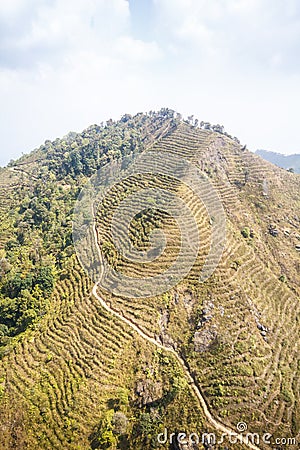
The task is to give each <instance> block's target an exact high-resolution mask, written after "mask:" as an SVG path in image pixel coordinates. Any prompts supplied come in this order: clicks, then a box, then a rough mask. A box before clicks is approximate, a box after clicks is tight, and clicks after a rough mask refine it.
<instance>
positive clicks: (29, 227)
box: [0, 108, 300, 450]
mask: <svg viewBox="0 0 300 450" xmlns="http://www.w3.org/2000/svg"><path fill="white" fill-rule="evenodd" d="M132 167H134V168H135V170H133V171H130V170H131V168H132ZM155 167H157V168H159V172H158V173H157V171H155V170H154V169H155ZM190 167H191V168H190ZM137 168H139V171H137ZM189 168H190V169H189ZM193 168H194V169H195V170H194V169H193ZM188 169H189V170H188ZM97 170H100V171H101V172H100V176H98V177H97V176H96V175H95V174H96V171H97ZM124 171H125V172H124ZM123 174H126V177H124V176H123ZM180 176H181V178H180ZM90 177H93V178H92V180H93V181H92V182H90V184H86V183H87V181H88V180H89V179H90ZM178 177H179V178H180V180H179V178H178ZM99 180H100V181H101V183H102V184H103V183H104V181H105V182H107V183H108V185H107V186H110V184H109V183H111V180H113V181H114V183H113V185H112V187H111V188H110V190H104V191H103V195H104V198H103V199H102V201H101V202H100V200H99V198H98V197H96V196H95V195H94V194H95V190H93V188H94V187H95V186H96V183H97V182H99ZM103 180H104V181H103ZM93 183H94V184H93ZM0 186H1V194H0V195H1V203H0V205H1V206H0V207H1V224H0V236H1V237H0V276H1V279H0V289H1V291H0V292H1V295H0V344H1V361H0V398H1V400H0V420H1V435H0V447H1V449H3V450H6V449H22V450H23V449H30V450H33V449H68V450H75V449H76V450H83V449H84V450H86V449H101V450H102V449H117V448H118V449H135V450H139V449H152V448H168V447H169V448H171V449H180V450H183V449H185V450H186V449H188V450H192V449H193V450H195V449H203V448H206V449H208V448H214V449H219V450H221V449H225V448H228V449H233V448H234V449H247V448H252V449H254V448H256V449H257V448H260V449H269V448H270V445H271V444H272V445H273V446H274V445H276V447H278V446H279V447H280V448H281V447H282V448H283V446H284V448H297V445H296V444H295V443H296V441H299V437H300V391H299V380H300V364H299V358H300V353H299V351H300V350H299V349H300V324H299V317H300V315H299V313H300V303H299V294H300V277H299V269H300V258H299V256H300V252H299V249H300V216H299V206H300V198H299V193H300V177H299V176H298V175H296V174H293V173H290V172H287V171H283V170H281V169H279V168H278V167H276V166H274V165H272V164H270V163H269V162H267V161H264V160H262V159H261V158H260V157H259V156H258V155H255V154H253V153H251V152H249V151H248V150H247V149H245V147H242V146H241V145H240V143H239V142H238V140H237V139H236V138H232V137H231V136H229V135H228V134H225V133H224V130H223V129H222V127H218V126H216V127H214V128H213V127H212V126H210V125H208V124H206V123H204V122H201V123H199V121H197V120H194V118H189V119H188V120H182V118H181V116H180V115H179V114H176V113H175V112H174V111H172V110H169V109H166V108H165V109H162V110H161V111H158V112H150V113H148V114H143V113H139V114H137V115H135V116H130V115H125V116H123V117H122V118H121V120H119V121H117V122H115V121H112V120H109V121H108V122H107V123H105V124H100V125H92V126H91V127H89V128H88V129H86V130H84V131H83V132H82V133H69V134H68V135H67V136H65V137H63V138H62V139H56V140H55V141H53V142H50V141H46V142H45V143H44V144H43V145H41V147H39V148H38V149H36V150H34V151H33V152H32V153H30V154H29V155H25V156H23V157H22V158H20V159H19V160H17V161H14V162H12V163H11V164H10V165H9V166H8V167H6V168H4V169H1V171H0ZM82 189H83V190H82ZM145 189H146V191H147V198H146V199H145V203H144V204H143V203H141V200H139V198H140V197H138V195H140V193H141V192H143V190H145ZM166 192H167V193H166ZM97 195H98V194H97ZM175 197H178V198H179V199H180V200H178V201H180V202H181V203H176V201H175V200H174V198H175ZM127 199H129V200H131V201H132V202H133V203H132V205H133V206H132V208H133V209H131V210H130V211H129V219H130V220H129V222H128V226H127V225H126V223H125V222H124V221H122V220H121V219H122V217H123V218H124V217H125V216H120V214H119V215H118V211H119V208H121V206H122V208H123V207H124V208H125V209H124V210H126V205H127V203H126V201H127ZM129 200H128V201H129ZM85 201H86V203H85ZM143 201H144V200H143ZM96 203H97V209H95V206H96ZM78 205H79V206H78ZM120 205H121V206H120ZM141 205H142V206H141ZM164 205H165V208H166V211H165V210H164V208H163V206H164ZM135 208H136V209H135ZM130 214H131V215H130ZM189 215H191V216H192V218H193V219H192V218H188V217H189ZM182 217H183V218H184V217H186V220H182ZM180 221H181V222H180ZM225 222H226V223H225ZM78 224H81V228H80V227H79V228H78V227H77V226H78ZM155 229H158V233H152V232H153V231H154V230H155ZM74 230H75V234H74ZM163 230H164V231H165V237H166V242H164V241H158V239H159V237H160V236H161V232H162V231H163ZM195 230H198V234H197V233H196V231H195ZM159 231H160V233H159ZM127 235H129V237H130V239H129V241H130V242H131V246H129V247H128V248H127V247H126V248H125V250H124V248H123V250H124V251H123V255H122V252H121V250H120V248H118V244H116V242H121V240H122V239H123V238H124V236H127ZM197 236H198V237H199V242H198V241H197ZM74 237H75V239H74ZM82 239H83V240H82ZM84 239H86V240H84ZM118 239H119V241H118ZM153 242H154V243H155V242H159V246H156V247H154V248H153V245H152V244H153ZM80 243H83V244H85V245H83V246H82V247H78V245H79V244H80ZM74 244H75V245H74ZM151 245H152V248H151ZM184 245H185V247H184ZM183 247H184V249H185V253H184V256H182V257H181V256H180V255H181V253H180V252H181V249H182V248H183ZM149 249H150V250H149ZM195 249H196V252H195ZM212 250H213V251H212ZM127 251H128V252H129V251H131V253H132V254H134V255H135V259H130V258H129V256H128V254H127V253H126V252H127ZM137 251H139V252H137ZM178 255H179V256H178ZM146 257H147V258H148V259H147V258H146ZM138 258H140V259H138ZM97 261H98V263H97ZM104 261H106V262H104ZM178 261H179V262H180V264H179V265H180V269H184V270H185V267H186V264H187V263H188V264H190V263H192V264H191V268H190V270H189V271H187V274H184V276H183V275H182V276H180V277H179V278H178V272H174V273H172V272H169V273H168V272H167V267H169V266H171V265H172V264H173V265H175V264H176V262H178ZM99 268H100V269H101V272H103V270H104V271H105V270H108V269H109V268H112V269H113V270H112V271H111V273H112V276H111V278H109V277H107V278H106V280H108V281H107V284H105V283H102V278H101V282H100V276H99V273H98V271H99V270H100V269H99ZM84 269H85V270H84ZM115 273H117V275H118V276H117V277H116V278H114V275H115ZM121 273H122V274H123V275H125V276H123V275H122V277H121V275H120V274H121ZM161 273H163V276H161ZM180 273H181V272H180ZM164 274H165V275H164ZM89 275H91V276H89ZM101 275H102V274H101ZM126 277H127V278H126ZM131 277H135V279H136V284H135V285H134V286H133V287H131V289H133V290H132V296H130V295H126V292H125V291H126V289H127V287H128V286H127V284H126V283H127V282H128V280H130V278H131ZM199 278H201V279H200V280H199ZM120 280H121V281H120ZM151 280H154V282H153V281H152V282H151ZM157 280H159V281H157ZM98 282H99V283H98ZM109 283H110V284H109ZM163 283H169V284H170V286H169V288H168V289H166V291H165V292H160V291H161V290H162V289H161V287H162V286H164V284H163ZM153 286H154V287H155V291H153ZM135 288H137V289H136V290H135ZM118 289H119V290H120V292H121V293H118V292H119V291H118ZM128 289H129V288H128ZM137 291H138V292H145V293H147V292H151V296H150V297H149V296H146V295H144V296H139V295H136V292H137ZM246 429H247V431H246ZM181 432H185V433H186V434H187V441H188V443H187V444H184V443H183V442H182V441H184V439H183V438H182V436H181V439H180V433H181ZM247 432H248V433H256V434H255V435H251V436H252V437H250V438H249V437H248V440H247V439H246V433H247ZM192 433H195V434H194V435H192ZM230 433H238V436H235V435H232V436H231V435H230ZM266 433H268V434H267V435H266ZM271 435H272V436H271ZM197 438H199V441H200V443H199V444H197V443H195V442H196V441H197ZM214 438H215V439H216V443H215V445H213V446H212V445H211V443H213V442H211V441H213V440H214ZM249 439H250V440H249ZM276 439H278V441H277V442H276V441H275V440H276ZM284 439H285V441H284ZM294 439H295V442H294ZM202 441H203V444H202V443H201V442H202ZM236 441H238V442H236ZM252 441H253V443H252ZM258 441H259V442H258ZM194 443H195V444H194ZM294 444H295V445H294Z"/></svg>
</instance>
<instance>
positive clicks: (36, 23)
mask: <svg viewBox="0 0 300 450" xmlns="http://www.w3.org/2000/svg"><path fill="white" fill-rule="evenodd" d="M0 1H1V3H0V132H1V141H2V145H3V151H4V152H5V151H6V152H13V153H14V154H13V156H16V154H20V152H21V151H22V150H23V151H28V150H30V149H31V148H33V147H35V146H37V145H38V144H40V143H41V142H43V141H44V140H45V139H46V138H55V137H56V136H60V135H63V134H65V133H67V132H68V131H69V130H78V131H79V130H81V129H83V128H84V127H86V126H88V125H89V124H90V123H95V122H100V121H102V120H106V119H107V118H109V117H113V118H117V117H118V116H120V115H122V114H123V113H125V112H130V113H135V112H137V111H146V110H150V109H157V108H159V107H161V106H169V107H171V108H173V109H176V110H178V111H180V112H183V113H184V114H187V115H188V114H195V115H196V116H198V117H199V118H200V119H203V120H209V121H211V122H219V123H223V124H224V125H225V127H226V128H227V129H228V131H229V132H232V133H233V134H235V135H237V136H238V137H240V138H241V140H242V141H244V142H246V143H247V144H248V145H249V146H250V147H252V148H253V149H255V148H257V147H267V148H270V149H272V148H273V149H275V150H277V151H280V150H281V151H286V152H288V151H290V152H293V151H300V141H299V137H298V132H297V128H298V119H297V117H298V105H299V104H300V88H299V86H300V62H299V58H298V55H299V54H300V26H299V23H300V21H299V19H300V3H299V2H298V1H296V0H272V1H271V0H265V1H264V2H262V1H260V0H259V1H258V0H248V1H246V0H153V2H154V11H153V17H151V24H153V27H152V28H153V32H152V33H151V35H150V37H149V34H147V39H145V37H144V36H143V25H144V24H143V20H145V21H148V17H144V18H143V15H142V14H140V13H139V15H138V17H139V19H138V20H139V24H138V25H139V26H138V27H134V29H135V32H133V29H132V28H131V27H132V20H133V18H132V17H130V9H129V4H128V2H127V1H126V0H109V1H108V0H9V1H8V0H0ZM135 1H139V0H135ZM131 7H133V5H131ZM147 11H148V12H149V11H151V9H148V10H147ZM136 30H138V31H136ZM148 31H149V27H148ZM0 150H1V149H0ZM10 157H11V155H7V156H5V159H6V160H9V159H10Z"/></svg>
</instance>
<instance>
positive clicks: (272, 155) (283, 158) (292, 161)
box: [256, 150, 300, 173]
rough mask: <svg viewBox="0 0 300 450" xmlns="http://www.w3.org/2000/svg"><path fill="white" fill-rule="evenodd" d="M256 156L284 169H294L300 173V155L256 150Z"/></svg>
mask: <svg viewBox="0 0 300 450" xmlns="http://www.w3.org/2000/svg"><path fill="white" fill-rule="evenodd" d="M256 154H257V155H259V156H261V157H262V158H264V159H266V160H267V161H269V162H271V163H273V164H275V165H276V166H279V167H282V168H283V169H294V171H295V172H296V173H300V155H299V154H298V155H297V154H294V155H282V154H281V153H276V152H269V151H267V150H256Z"/></svg>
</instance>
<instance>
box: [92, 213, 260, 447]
mask: <svg viewBox="0 0 300 450" xmlns="http://www.w3.org/2000/svg"><path fill="white" fill-rule="evenodd" d="M92 211H93V218H94V221H93V236H94V239H95V245H96V248H97V252H98V254H99V259H100V261H102V260H103V259H102V254H101V250H100V247H99V244H98V235H97V230H96V215H95V211H94V205H92ZM101 268H103V264H101ZM98 284H99V283H98V282H97V283H95V285H94V287H93V290H92V293H93V295H94V296H95V297H96V298H97V300H99V302H100V304H101V306H102V307H103V308H104V309H106V311H108V312H109V313H110V314H112V315H114V316H115V317H117V318H118V319H119V320H122V321H123V322H124V323H126V324H127V325H128V326H130V327H131V328H132V329H133V330H134V331H136V332H137V333H138V334H139V335H140V336H141V337H142V338H143V339H145V340H146V341H148V342H150V343H151V344H153V345H155V346H156V347H158V348H160V349H162V350H164V351H165V352H168V353H171V354H172V355H174V357H175V358H176V360H177V361H178V362H179V364H180V365H181V367H182V369H183V371H184V373H185V375H186V377H187V379H188V381H189V385H190V386H191V387H192V388H193V390H194V392H195V394H196V397H197V398H198V400H199V403H200V405H201V408H202V410H203V412H204V415H205V417H206V419H207V421H208V422H209V423H210V424H211V425H212V426H213V427H214V428H215V429H216V430H218V431H220V432H222V433H224V434H225V435H227V436H230V435H234V436H235V437H236V438H237V439H238V441H240V442H241V443H243V444H245V445H246V446H247V447H249V448H251V449H252V450H260V448H259V447H257V446H256V445H255V444H252V442H249V440H250V439H251V438H250V439H249V438H248V439H247V437H246V436H247V435H246V434H245V435H242V434H239V433H237V432H236V431H235V430H232V429H230V428H228V427H227V426H225V425H223V424H222V423H221V422H219V421H218V420H216V419H214V418H213V416H212V414H211V413H210V411H209V409H208V406H207V403H206V401H205V400H204V397H203V395H202V393H201V389H200V387H199V385H198V383H197V381H196V380H195V378H194V377H193V376H192V374H191V372H190V368H189V365H188V363H187V362H186V361H185V360H184V359H183V358H182V357H181V356H180V355H179V354H178V353H177V352H176V351H175V350H174V348H173V347H171V346H165V345H163V344H161V343H160V342H158V341H157V340H156V339H154V338H153V337H151V336H150V335H148V334H146V333H145V332H144V331H142V330H141V329H140V328H139V327H138V326H137V325H136V324H134V323H133V322H132V321H131V320H130V319H127V318H126V317H124V316H123V314H121V313H119V312H118V311H116V310H114V309H113V308H111V306H109V305H108V304H107V303H106V302H105V300H104V299H103V298H102V297H100V295H99V294H98V292H97V289H98Z"/></svg>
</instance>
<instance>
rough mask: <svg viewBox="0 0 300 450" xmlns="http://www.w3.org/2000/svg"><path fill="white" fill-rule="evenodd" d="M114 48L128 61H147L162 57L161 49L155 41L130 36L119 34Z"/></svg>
mask: <svg viewBox="0 0 300 450" xmlns="http://www.w3.org/2000/svg"><path fill="white" fill-rule="evenodd" d="M115 48H116V51H117V54H118V55H119V56H120V57H122V58H124V59H126V60H129V61H135V62H147V61H148V62H149V61H157V60H159V59H160V58H161V57H162V51H161V49H160V48H159V47H158V45H157V43H156V42H143V41H141V40H139V39H133V38H132V37H130V36H121V37H120V38H119V39H118V40H117V42H116V46H115Z"/></svg>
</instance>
